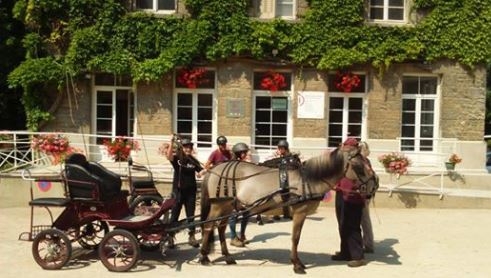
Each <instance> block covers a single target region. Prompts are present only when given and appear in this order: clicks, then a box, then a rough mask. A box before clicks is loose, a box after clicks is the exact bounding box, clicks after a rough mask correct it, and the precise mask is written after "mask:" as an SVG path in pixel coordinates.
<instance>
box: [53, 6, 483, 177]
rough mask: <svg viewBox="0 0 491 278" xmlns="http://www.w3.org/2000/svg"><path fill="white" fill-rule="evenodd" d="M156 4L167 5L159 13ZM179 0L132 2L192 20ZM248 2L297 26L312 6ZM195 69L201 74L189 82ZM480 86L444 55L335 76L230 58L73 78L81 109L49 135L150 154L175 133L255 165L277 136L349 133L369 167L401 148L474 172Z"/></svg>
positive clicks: (335, 141)
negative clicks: (147, 75) (109, 140)
mask: <svg viewBox="0 0 491 278" xmlns="http://www.w3.org/2000/svg"><path fill="white" fill-rule="evenodd" d="M161 2H162V3H167V4H168V5H167V6H165V5H164V6H165V7H163V8H162V9H159V8H156V7H157V4H158V3H161ZM177 2H178V3H177V4H176V3H175V2H174V1H152V0H148V1H134V5H135V6H134V8H136V9H146V10H149V11H150V12H154V13H158V14H164V15H163V16H165V14H166V13H183V14H186V11H185V8H184V6H183V4H182V3H181V1H177ZM366 2H367V4H366V11H367V13H366V15H365V16H366V21H367V22H366V24H381V25H391V24H395V25H401V24H407V25H410V24H416V22H417V20H419V18H421V17H422V16H423V15H421V14H411V13H410V10H411V8H410V3H411V1H395V2H397V3H398V4H393V5H392V4H391V5H392V6H389V4H388V3H387V1H366ZM399 2H400V3H399ZM251 3H252V5H251V10H250V13H251V16H256V17H258V18H260V19H261V20H267V19H268V18H274V17H281V18H284V19H287V20H288V19H289V20H293V21H295V20H301V19H300V16H301V15H302V14H304V13H305V12H306V11H308V9H309V6H308V2H307V1H305V0H298V1H294V0H291V1H280V0H276V1H275V0H268V1H265V0H263V1H251ZM272 54H273V56H274V53H272ZM186 70H187V71H186ZM193 71H195V72H193ZM198 72H199V73H198ZM193 73H194V74H197V75H198V76H199V78H197V79H195V80H194V79H193V78H192V77H189V74H193ZM186 76H188V77H187V79H186ZM183 78H184V79H185V80H184V81H183ZM190 79H191V80H190ZM343 80H344V81H343ZM485 81H486V69H485V67H484V66H479V65H478V66H476V67H474V68H473V69H469V68H467V67H465V66H463V65H461V64H459V63H458V62H456V61H453V60H449V59H448V60H438V61H432V62H431V63H428V62H423V61H414V62H406V63H400V64H395V65H392V66H391V67H390V68H389V70H388V71H387V72H385V73H383V74H380V73H379V72H378V70H377V69H375V68H373V67H372V66H371V65H356V66H354V67H352V68H350V70H349V71H343V72H336V71H319V70H317V69H315V68H309V67H305V66H298V65H292V64H288V63H282V62H281V61H277V60H274V59H272V60H270V61H269V60H261V61H258V60H253V59H250V58H244V57H234V58H229V59H226V60H224V61H218V62H212V63H208V64H205V65H195V66H194V67H192V68H185V69H181V68H176V69H175V71H173V72H171V73H168V74H166V75H165V76H163V77H162V79H161V80H159V81H156V82H149V83H147V82H140V83H137V84H135V83H133V82H132V81H131V78H130V77H125V76H114V75H112V74H104V73H94V74H88V75H86V78H85V79H81V80H79V82H78V86H77V89H78V90H77V92H75V94H74V97H76V98H77V106H76V107H75V106H73V105H71V104H70V102H69V100H68V99H65V100H64V101H63V102H62V103H61V105H60V107H59V109H58V110H57V111H56V113H55V119H54V120H53V121H51V122H50V123H49V124H48V125H47V126H46V128H45V129H46V130H64V131H67V132H76V133H80V132H83V133H86V134H87V133H91V134H97V135H107V136H116V135H124V136H134V137H136V138H144V139H143V140H146V144H147V146H149V145H150V146H153V147H156V146H155V144H157V143H154V141H152V139H162V138H168V137H167V136H169V135H170V134H172V133H180V134H181V135H183V136H186V137H189V138H191V139H192V140H193V141H194V142H198V144H197V148H198V153H199V154H200V156H201V158H203V157H205V156H206V155H207V154H208V153H209V151H210V148H212V147H214V146H213V145H214V141H215V139H216V138H217V137H218V136H219V135H225V136H227V137H228V138H229V142H231V143H234V142H239V141H240V142H245V143H248V144H251V145H252V146H253V147H254V150H255V151H254V154H255V155H256V156H255V157H256V159H257V160H261V159H263V158H264V157H265V156H266V155H267V154H269V153H270V152H271V149H272V148H273V147H272V146H274V145H275V144H276V143H277V142H278V141H279V140H281V139H287V140H288V141H289V142H290V145H291V146H292V149H294V150H297V151H300V152H301V153H302V154H304V155H306V156H309V155H311V154H314V153H317V152H319V150H322V149H325V148H328V147H336V146H338V145H339V143H341V142H342V141H343V140H345V139H346V137H347V136H353V137H356V138H358V139H360V140H364V141H367V142H368V143H369V144H370V146H371V148H372V152H373V154H372V157H373V158H372V161H376V157H377V155H379V154H382V153H387V152H392V151H397V152H398V151H401V152H404V153H405V154H407V155H408V156H409V157H410V158H411V159H412V161H413V167H414V168H415V169H416V168H418V167H420V168H422V169H423V168H428V167H430V168H435V169H439V168H442V167H443V163H442V162H443V161H444V160H446V159H447V158H448V155H449V154H451V153H457V154H459V156H461V157H463V162H462V164H461V165H462V166H461V167H462V168H463V169H472V170H473V171H477V172H479V171H484V165H485V151H486V146H485V143H484V142H483V139H482V138H483V134H484V117H485ZM186 82H187V83H186ZM193 82H194V83H193ZM268 82H269V83H268ZM343 82H344V83H343ZM268 84H269V85H268ZM271 84H272V85H271ZM72 101H73V100H72ZM67 119H72V120H67ZM94 140H95V139H94ZM155 142H157V141H155ZM92 143H100V142H95V141H93V142H92ZM149 155H150V156H152V155H153V154H149ZM378 166H380V165H378Z"/></svg>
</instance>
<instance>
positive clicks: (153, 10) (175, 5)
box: [135, 0, 177, 14]
mask: <svg viewBox="0 0 491 278" xmlns="http://www.w3.org/2000/svg"><path fill="white" fill-rule="evenodd" d="M152 1H153V4H152V9H140V8H138V7H136V1H135V7H136V9H137V10H140V11H147V12H151V13H156V14H174V13H176V9H177V1H176V0H174V9H173V10H158V9H157V5H158V0H152Z"/></svg>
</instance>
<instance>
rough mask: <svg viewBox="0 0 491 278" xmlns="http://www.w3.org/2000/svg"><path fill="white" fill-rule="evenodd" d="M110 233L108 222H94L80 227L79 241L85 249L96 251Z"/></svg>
mask: <svg viewBox="0 0 491 278" xmlns="http://www.w3.org/2000/svg"><path fill="white" fill-rule="evenodd" d="M108 232H109V226H107V223H106V222H104V221H101V220H94V221H92V222H90V223H87V224H84V225H82V226H81V227H80V234H79V235H80V238H79V239H78V240H77V241H78V243H79V244H80V245H81V246H82V247H83V248H85V249H90V250H95V249H97V247H98V246H99V243H100V242H101V241H102V238H104V235H105V234H107V233H108Z"/></svg>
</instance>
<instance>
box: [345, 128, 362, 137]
mask: <svg viewBox="0 0 491 278" xmlns="http://www.w3.org/2000/svg"><path fill="white" fill-rule="evenodd" d="M348 134H349V136H354V137H361V125H348Z"/></svg>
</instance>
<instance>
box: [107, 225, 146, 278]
mask: <svg viewBox="0 0 491 278" xmlns="http://www.w3.org/2000/svg"><path fill="white" fill-rule="evenodd" d="M139 257H140V247H139V246H138V241H137V240H136V238H135V236H134V235H133V234H132V233H131V232H128V231H126V230H120V229H116V230H113V231H111V232H109V233H108V234H106V236H105V237H104V238H103V239H102V241H101V243H100V244H99V258H100V260H101V262H102V264H103V265H104V266H105V267H106V268H107V269H108V270H109V271H116V272H123V271H128V270H130V269H131V268H132V267H133V266H135V264H136V262H137V260H138V258H139Z"/></svg>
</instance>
